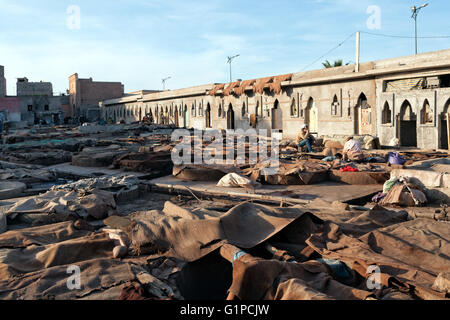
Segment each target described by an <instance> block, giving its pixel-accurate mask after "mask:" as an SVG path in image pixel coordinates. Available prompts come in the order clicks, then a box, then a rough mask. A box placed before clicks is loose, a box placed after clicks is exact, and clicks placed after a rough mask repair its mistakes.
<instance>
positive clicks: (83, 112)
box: [69, 73, 124, 121]
mask: <svg viewBox="0 0 450 320" xmlns="http://www.w3.org/2000/svg"><path fill="white" fill-rule="evenodd" d="M69 95H70V106H71V116H72V117H73V118H74V119H75V120H77V119H78V118H80V117H82V118H84V121H98V120H100V110H99V102H100V101H103V100H108V99H116V98H120V97H122V96H123V95H124V85H123V84H122V83H120V82H103V81H102V82H99V81H93V80H92V78H89V79H80V78H78V73H75V74H73V75H71V76H70V77H69Z"/></svg>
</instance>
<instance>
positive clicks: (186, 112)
mask: <svg viewBox="0 0 450 320" xmlns="http://www.w3.org/2000/svg"><path fill="white" fill-rule="evenodd" d="M184 127H185V128H189V110H188V106H187V105H184Z"/></svg>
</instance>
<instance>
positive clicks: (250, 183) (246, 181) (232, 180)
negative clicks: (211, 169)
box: [217, 173, 260, 188]
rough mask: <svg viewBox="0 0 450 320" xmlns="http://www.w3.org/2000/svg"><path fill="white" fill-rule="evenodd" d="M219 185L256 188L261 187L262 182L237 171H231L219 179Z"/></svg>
mask: <svg viewBox="0 0 450 320" xmlns="http://www.w3.org/2000/svg"><path fill="white" fill-rule="evenodd" d="M217 186H218V187H225V188H239V187H242V188H255V187H259V186H260V183H258V182H256V181H254V180H252V179H250V178H248V177H244V176H241V175H240V174H237V173H229V174H227V175H226V176H225V177H223V178H222V179H221V180H220V181H219V183H218V184H217Z"/></svg>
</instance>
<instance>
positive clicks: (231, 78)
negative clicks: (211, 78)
mask: <svg viewBox="0 0 450 320" xmlns="http://www.w3.org/2000/svg"><path fill="white" fill-rule="evenodd" d="M231 82H233V77H232V75H231V60H230V83H231Z"/></svg>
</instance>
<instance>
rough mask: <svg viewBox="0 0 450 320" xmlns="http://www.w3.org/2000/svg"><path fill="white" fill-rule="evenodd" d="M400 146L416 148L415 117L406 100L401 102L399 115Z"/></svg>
mask: <svg viewBox="0 0 450 320" xmlns="http://www.w3.org/2000/svg"><path fill="white" fill-rule="evenodd" d="M399 122H400V125H399V129H400V135H399V136H400V145H401V146H403V147H417V115H416V114H415V113H414V111H413V108H412V106H411V104H410V103H409V101H408V100H405V102H403V104H402V107H401V108H400V115H399Z"/></svg>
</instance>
